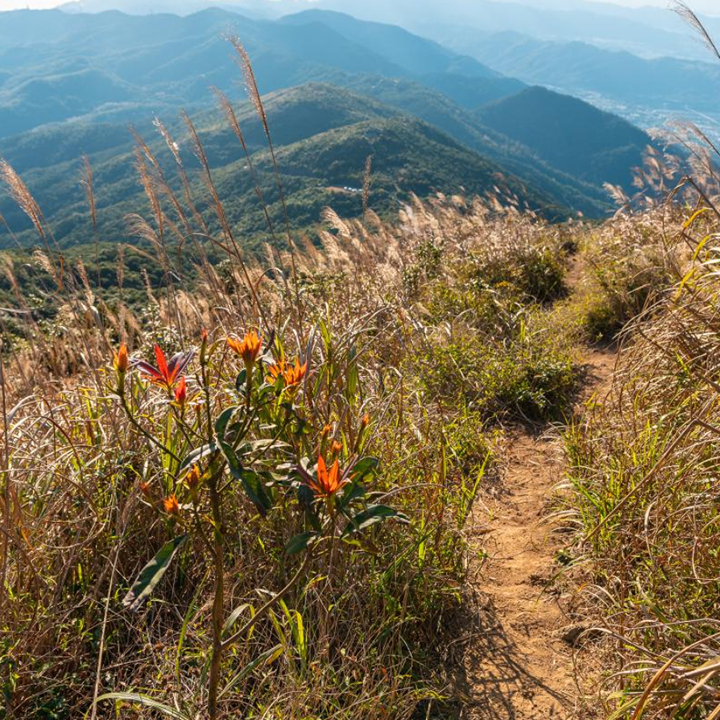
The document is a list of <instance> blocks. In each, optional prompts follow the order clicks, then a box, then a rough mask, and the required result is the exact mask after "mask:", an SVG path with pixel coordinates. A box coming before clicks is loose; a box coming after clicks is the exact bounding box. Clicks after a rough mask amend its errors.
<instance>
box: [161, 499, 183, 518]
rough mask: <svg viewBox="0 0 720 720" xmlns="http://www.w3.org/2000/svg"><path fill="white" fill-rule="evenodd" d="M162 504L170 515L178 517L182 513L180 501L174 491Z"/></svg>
mask: <svg viewBox="0 0 720 720" xmlns="http://www.w3.org/2000/svg"><path fill="white" fill-rule="evenodd" d="M162 504H163V510H165V512H166V513H167V514H168V515H171V516H173V517H177V516H179V515H180V503H179V502H178V499H177V497H176V496H175V493H173V494H172V495H171V496H170V497H168V498H165V499H164V500H163V501H162Z"/></svg>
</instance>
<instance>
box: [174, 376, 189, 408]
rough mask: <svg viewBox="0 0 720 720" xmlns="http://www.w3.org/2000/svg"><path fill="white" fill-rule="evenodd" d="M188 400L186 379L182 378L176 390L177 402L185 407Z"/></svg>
mask: <svg viewBox="0 0 720 720" xmlns="http://www.w3.org/2000/svg"><path fill="white" fill-rule="evenodd" d="M186 400H187V383H186V382H185V378H184V377H181V378H180V382H179V383H178V385H177V387H176V388H175V402H176V403H177V404H178V405H180V406H183V405H185V401H186Z"/></svg>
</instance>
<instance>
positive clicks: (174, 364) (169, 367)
mask: <svg viewBox="0 0 720 720" xmlns="http://www.w3.org/2000/svg"><path fill="white" fill-rule="evenodd" d="M193 355H194V353H193V352H192V351H190V352H186V353H182V352H179V353H177V354H176V355H173V356H172V357H171V358H170V360H166V359H165V353H164V352H163V351H162V350H161V349H160V347H159V346H158V345H156V346H155V360H156V362H157V367H153V366H152V365H151V364H150V363H147V362H145V361H144V360H133V365H134V366H135V367H136V368H137V369H138V370H140V372H142V373H144V374H145V375H147V377H148V378H149V380H150V382H151V383H153V384H154V385H160V386H161V387H164V388H167V389H168V390H172V389H173V388H174V387H175V385H176V384H177V383H178V382H180V379H181V377H182V373H183V371H184V370H185V368H186V367H187V366H188V365H189V364H190V361H191V360H192V358H193Z"/></svg>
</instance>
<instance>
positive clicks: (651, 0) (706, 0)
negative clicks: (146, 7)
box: [0, 0, 720, 15]
mask: <svg viewBox="0 0 720 720" xmlns="http://www.w3.org/2000/svg"><path fill="white" fill-rule="evenodd" d="M65 1H66V0H0V10H15V9H16V8H24V7H31V8H48V7H55V6H57V5H61V4H62V3H63V2H65ZM388 1H389V2H392V0H388ZM512 1H513V0H500V2H512ZM542 1H543V0H533V4H534V5H542ZM613 1H614V3H615V4H617V5H627V6H631V7H640V6H642V5H655V6H657V7H667V6H668V5H669V0H613ZM438 2H441V0H438ZM515 2H520V3H522V0H515ZM549 4H551V3H549ZM118 5H122V0H118ZM688 5H690V7H692V8H693V10H695V11H697V12H704V13H707V14H709V15H720V0H689V2H688Z"/></svg>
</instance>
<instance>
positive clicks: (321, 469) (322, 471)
mask: <svg viewBox="0 0 720 720" xmlns="http://www.w3.org/2000/svg"><path fill="white" fill-rule="evenodd" d="M301 474H302V477H303V480H304V481H305V484H306V485H307V486H308V487H309V488H310V489H311V490H312V491H313V492H314V493H315V495H316V496H317V497H319V498H328V497H332V496H333V495H335V493H336V492H337V491H338V490H340V489H341V488H343V487H344V486H345V485H347V484H348V483H349V482H350V470H346V471H345V472H344V473H342V475H341V474H340V461H339V460H336V461H335V462H334V463H333V466H332V467H331V468H330V470H328V469H327V465H326V464H325V459H324V458H323V456H322V455H318V461H317V479H316V478H314V477H313V476H312V475H310V474H309V473H307V472H305V471H302V473H301Z"/></svg>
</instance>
